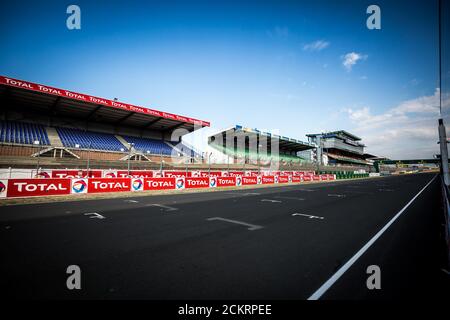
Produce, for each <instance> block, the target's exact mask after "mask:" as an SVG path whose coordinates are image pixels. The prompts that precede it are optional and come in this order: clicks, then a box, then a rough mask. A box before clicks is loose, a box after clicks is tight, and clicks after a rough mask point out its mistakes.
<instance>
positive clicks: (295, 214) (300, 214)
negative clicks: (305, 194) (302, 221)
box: [292, 212, 325, 220]
mask: <svg viewBox="0 0 450 320" xmlns="http://www.w3.org/2000/svg"><path fill="white" fill-rule="evenodd" d="M292 216H302V217H308V218H310V219H319V220H323V219H325V218H324V217H319V216H312V215H310V214H303V213H297V212H296V213H293V214H292Z"/></svg>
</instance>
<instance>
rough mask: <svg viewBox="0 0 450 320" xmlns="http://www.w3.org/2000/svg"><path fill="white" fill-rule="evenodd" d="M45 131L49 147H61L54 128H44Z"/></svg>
mask: <svg viewBox="0 0 450 320" xmlns="http://www.w3.org/2000/svg"><path fill="white" fill-rule="evenodd" d="M45 131H47V136H48V140H49V141H50V145H51V146H53V147H63V144H62V142H61V139H60V138H59V135H58V132H57V131H56V129H55V128H52V127H46V128H45Z"/></svg>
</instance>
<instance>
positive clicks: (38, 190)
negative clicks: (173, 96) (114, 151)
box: [0, 171, 336, 198]
mask: <svg viewBox="0 0 450 320" xmlns="http://www.w3.org/2000/svg"><path fill="white" fill-rule="evenodd" d="M148 172H149V171H148ZM148 172H136V174H135V175H134V176H133V177H131V178H130V177H125V178H123V177H121V176H123V172H121V171H115V172H114V175H111V176H115V177H111V178H43V179H40V178H34V179H0V198H15V197H35V196H52V195H69V194H73V195H76V194H87V193H104V192H128V191H133V192H140V191H149V190H176V189H195V188H220V187H236V186H237V187H239V186H248V185H259V184H264V185H265V184H285V183H300V182H303V181H305V182H308V181H320V180H334V179H336V176H335V175H334V174H321V175H314V174H311V173H305V174H302V175H299V174H295V172H289V173H290V174H288V173H280V174H277V175H264V174H260V175H257V176H256V175H248V173H246V172H238V171H236V172H233V173H232V174H230V176H219V175H214V174H212V175H210V176H204V175H203V174H202V172H199V174H194V172H192V175H193V176H186V173H185V172H182V171H172V172H171V173H170V174H168V177H166V174H164V177H160V176H152V177H148V176H147V177H145V175H146V174H147V173H148ZM65 173H67V172H65ZM230 173H231V172H230ZM238 173H242V174H243V175H239V174H238ZM58 174H61V173H55V175H58ZM117 176H119V177H117Z"/></svg>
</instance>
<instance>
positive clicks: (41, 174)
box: [36, 171, 50, 179]
mask: <svg viewBox="0 0 450 320" xmlns="http://www.w3.org/2000/svg"><path fill="white" fill-rule="evenodd" d="M36 178H46V179H48V178H50V174H49V173H48V172H45V171H42V172H39V173H38V174H37V175H36Z"/></svg>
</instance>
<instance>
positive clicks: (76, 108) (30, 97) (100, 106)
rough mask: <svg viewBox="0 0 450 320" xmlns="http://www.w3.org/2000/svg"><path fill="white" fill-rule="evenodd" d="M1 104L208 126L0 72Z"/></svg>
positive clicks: (115, 120) (125, 121) (135, 122)
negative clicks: (1, 74) (7, 75)
mask: <svg viewBox="0 0 450 320" xmlns="http://www.w3.org/2000/svg"><path fill="white" fill-rule="evenodd" d="M0 95H1V96H2V100H3V101H5V102H6V103H2V105H3V107H2V108H5V109H6V108H8V107H10V108H14V110H19V109H17V108H16V107H20V106H22V107H25V109H26V111H35V112H39V113H40V114H45V113H48V114H51V115H53V116H55V115H56V116H68V117H74V118H78V119H83V120H86V121H88V120H89V121H92V120H98V121H101V122H106V123H112V124H116V125H118V124H120V125H128V126H132V127H138V128H140V129H143V130H144V129H148V130H161V131H166V130H167V131H169V130H173V129H177V128H184V129H186V130H188V131H194V130H196V129H200V128H202V127H209V126H210V123H209V122H208V121H204V120H199V119H194V118H191V117H186V116H181V115H177V114H173V113H168V112H164V111H159V110H154V109H149V108H146V107H140V106H136V105H132V104H128V103H124V102H119V101H115V100H109V99H105V98H99V97H94V96H90V95H87V94H81V93H76V92H73V91H68V90H64V89H58V88H53V87H49V86H45V85H41V84H36V83H32V82H28V81H23V80H17V79H13V78H8V77H4V76H0Z"/></svg>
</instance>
